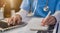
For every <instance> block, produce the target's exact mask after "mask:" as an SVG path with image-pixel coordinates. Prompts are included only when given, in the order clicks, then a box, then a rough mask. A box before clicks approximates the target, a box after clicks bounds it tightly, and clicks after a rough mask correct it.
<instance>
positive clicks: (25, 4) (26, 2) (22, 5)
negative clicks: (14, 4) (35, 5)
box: [20, 0, 30, 11]
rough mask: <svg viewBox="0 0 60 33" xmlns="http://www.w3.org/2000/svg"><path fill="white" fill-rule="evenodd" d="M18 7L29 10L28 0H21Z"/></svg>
mask: <svg viewBox="0 0 60 33" xmlns="http://www.w3.org/2000/svg"><path fill="white" fill-rule="evenodd" d="M20 8H21V9H24V10H26V11H29V10H30V0H23V1H22V4H21V6H20Z"/></svg>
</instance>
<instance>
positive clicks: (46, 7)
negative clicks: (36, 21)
mask: <svg viewBox="0 0 60 33" xmlns="http://www.w3.org/2000/svg"><path fill="white" fill-rule="evenodd" d="M37 5H38V0H36V5H35V9H34V11H33V13H31V14H30V16H33V15H34V14H35V12H36V9H37ZM43 10H44V11H45V12H47V11H48V10H49V6H48V0H46V5H45V7H44V8H43Z"/></svg>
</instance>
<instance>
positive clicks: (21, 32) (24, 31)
mask: <svg viewBox="0 0 60 33" xmlns="http://www.w3.org/2000/svg"><path fill="white" fill-rule="evenodd" d="M30 19H31V17H27V18H25V19H24V20H23V21H26V22H27V23H28V21H29V20H30ZM28 24H29V23H28ZM28 24H27V25H26V26H25V27H21V28H16V29H12V30H9V31H5V32H0V33H37V31H31V30H30V29H29V27H28Z"/></svg>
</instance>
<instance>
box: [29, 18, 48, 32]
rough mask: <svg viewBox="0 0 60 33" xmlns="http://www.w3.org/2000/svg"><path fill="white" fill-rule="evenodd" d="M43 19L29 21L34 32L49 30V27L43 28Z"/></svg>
mask: <svg viewBox="0 0 60 33" xmlns="http://www.w3.org/2000/svg"><path fill="white" fill-rule="evenodd" d="M42 19H43V18H32V19H31V20H30V21H29V25H28V26H29V27H30V29H31V30H33V31H37V30H47V29H48V26H41V21H42Z"/></svg>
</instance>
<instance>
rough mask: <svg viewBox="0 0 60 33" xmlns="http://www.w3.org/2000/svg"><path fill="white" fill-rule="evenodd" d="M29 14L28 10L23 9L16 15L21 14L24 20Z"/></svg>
mask: <svg viewBox="0 0 60 33" xmlns="http://www.w3.org/2000/svg"><path fill="white" fill-rule="evenodd" d="M28 13H29V12H27V11H26V10H24V9H21V10H20V11H19V12H17V13H16V14H19V15H20V16H21V17H22V20H23V19H25V18H26V16H27V14H28Z"/></svg>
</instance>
